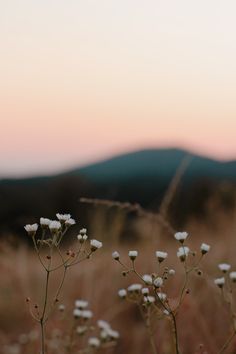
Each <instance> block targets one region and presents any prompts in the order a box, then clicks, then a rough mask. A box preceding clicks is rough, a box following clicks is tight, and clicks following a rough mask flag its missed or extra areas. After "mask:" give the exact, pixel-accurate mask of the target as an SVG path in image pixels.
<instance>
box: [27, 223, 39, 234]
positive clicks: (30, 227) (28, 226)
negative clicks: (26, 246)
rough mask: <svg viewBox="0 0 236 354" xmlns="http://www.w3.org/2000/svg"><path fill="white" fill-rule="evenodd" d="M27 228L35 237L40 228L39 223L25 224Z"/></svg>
mask: <svg viewBox="0 0 236 354" xmlns="http://www.w3.org/2000/svg"><path fill="white" fill-rule="evenodd" d="M25 230H26V231H27V232H28V234H29V236H32V237H33V236H34V235H35V234H36V231H37V230H38V224H32V225H30V224H28V225H25Z"/></svg>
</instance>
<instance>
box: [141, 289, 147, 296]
mask: <svg viewBox="0 0 236 354" xmlns="http://www.w3.org/2000/svg"><path fill="white" fill-rule="evenodd" d="M141 291H142V294H143V295H148V294H149V289H148V288H142V290H141Z"/></svg>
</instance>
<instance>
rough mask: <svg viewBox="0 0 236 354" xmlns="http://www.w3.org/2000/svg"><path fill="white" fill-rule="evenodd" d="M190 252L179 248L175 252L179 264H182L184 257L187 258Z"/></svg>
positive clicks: (185, 248)
mask: <svg viewBox="0 0 236 354" xmlns="http://www.w3.org/2000/svg"><path fill="white" fill-rule="evenodd" d="M189 252H190V249H189V248H188V247H185V246H183V247H180V248H179V250H178V252H177V257H178V258H179V259H180V260H181V262H184V261H185V259H186V257H187V256H188V254H189Z"/></svg>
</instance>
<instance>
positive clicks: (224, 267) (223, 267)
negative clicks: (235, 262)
mask: <svg viewBox="0 0 236 354" xmlns="http://www.w3.org/2000/svg"><path fill="white" fill-rule="evenodd" d="M218 267H219V269H220V270H221V271H222V272H223V273H226V272H228V270H230V268H231V265H230V264H228V263H220V264H218Z"/></svg>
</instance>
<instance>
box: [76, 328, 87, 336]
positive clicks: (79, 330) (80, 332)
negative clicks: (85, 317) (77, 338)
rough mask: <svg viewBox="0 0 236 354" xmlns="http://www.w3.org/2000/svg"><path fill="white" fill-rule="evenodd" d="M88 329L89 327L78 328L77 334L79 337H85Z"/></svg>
mask: <svg viewBox="0 0 236 354" xmlns="http://www.w3.org/2000/svg"><path fill="white" fill-rule="evenodd" d="M87 330H88V327H87V326H78V327H77V328H76V333H78V334H79V335H83V334H84V333H85V332H87Z"/></svg>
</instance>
